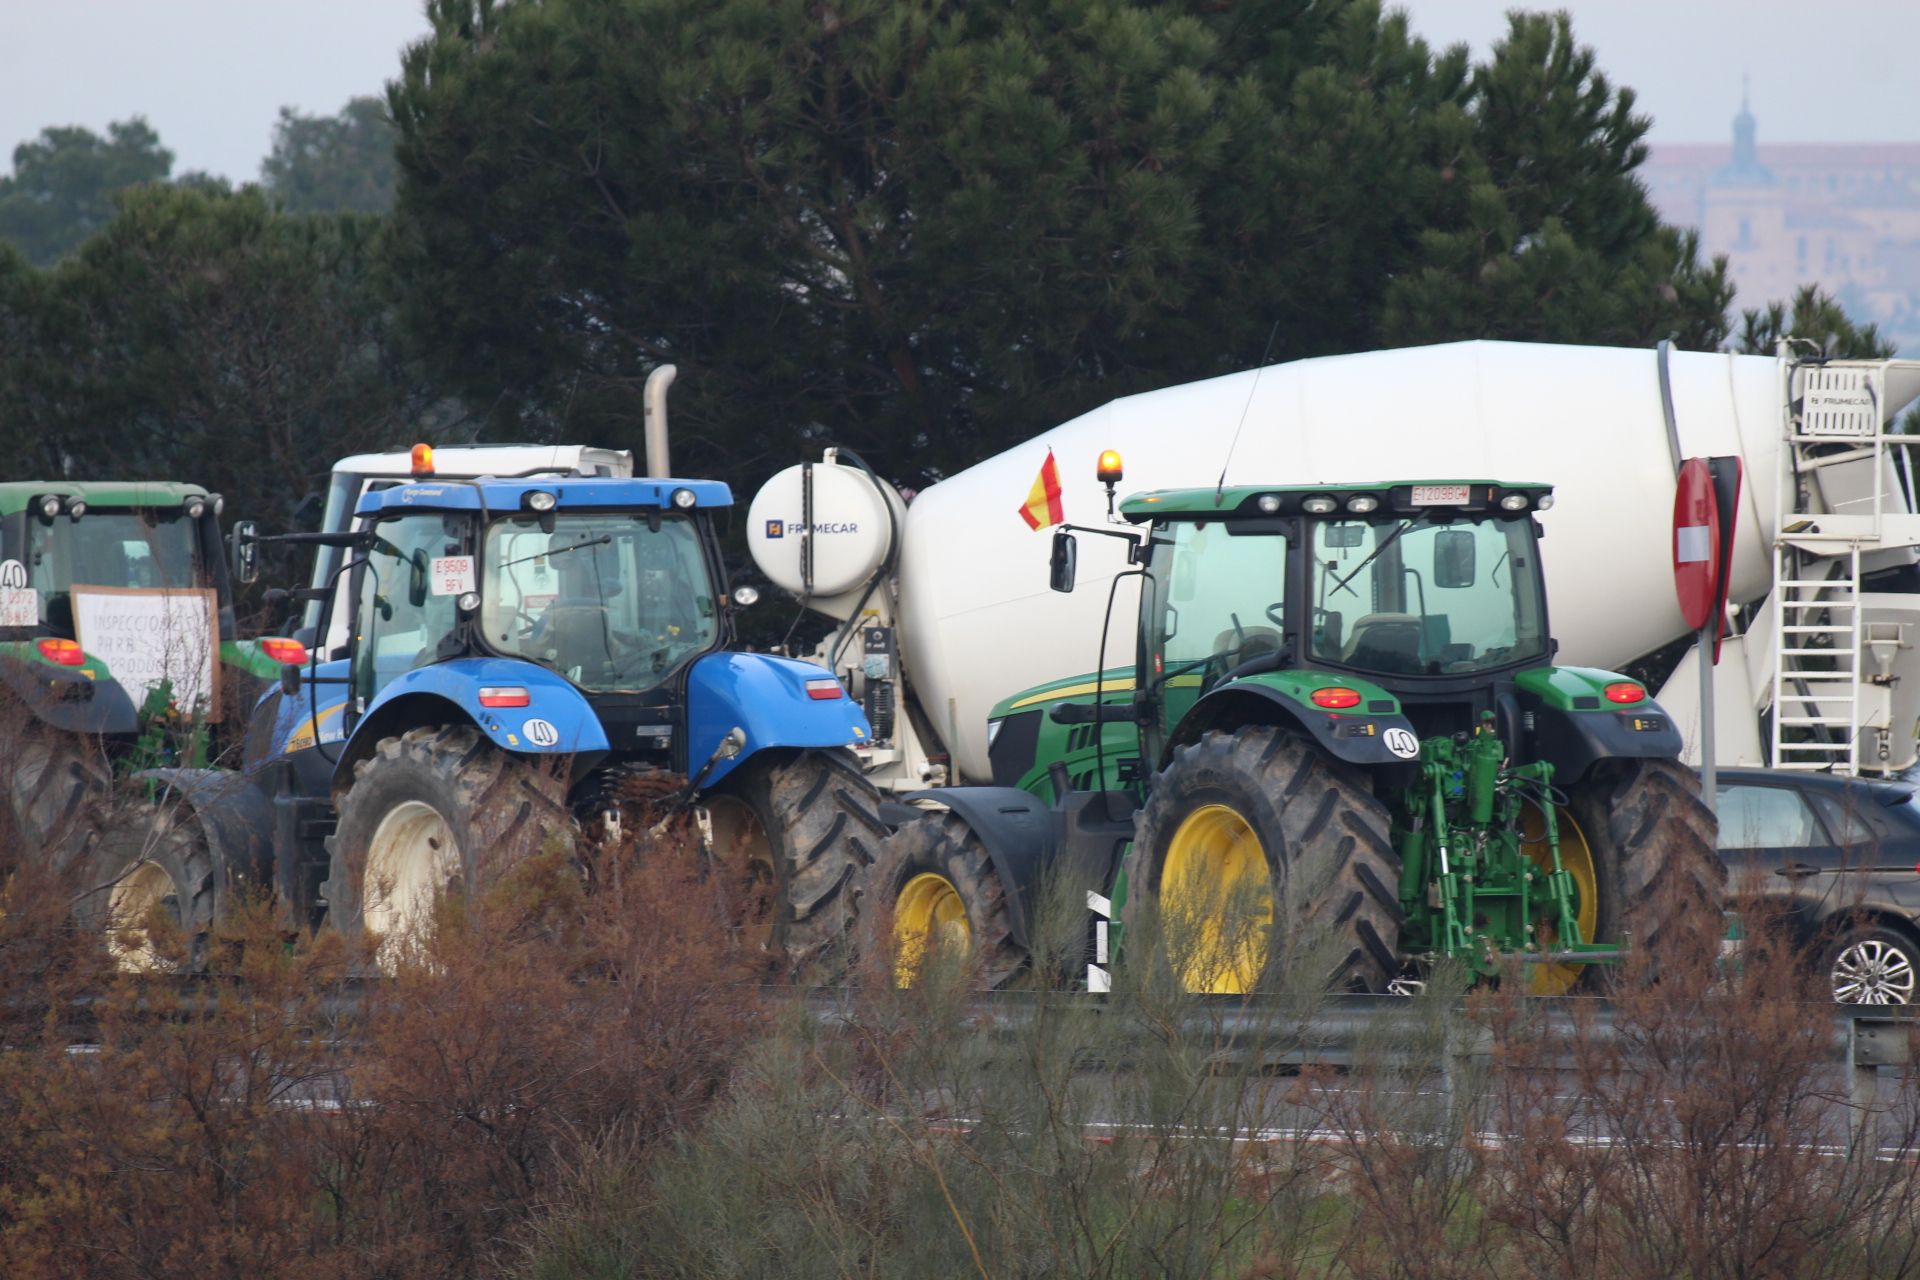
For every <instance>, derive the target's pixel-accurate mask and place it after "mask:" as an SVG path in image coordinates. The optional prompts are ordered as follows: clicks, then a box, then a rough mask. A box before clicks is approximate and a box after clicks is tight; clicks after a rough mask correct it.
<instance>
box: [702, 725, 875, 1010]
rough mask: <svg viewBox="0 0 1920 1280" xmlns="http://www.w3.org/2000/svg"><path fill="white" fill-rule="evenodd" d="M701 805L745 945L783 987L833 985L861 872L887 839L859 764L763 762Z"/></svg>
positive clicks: (788, 757) (779, 757)
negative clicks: (757, 952)
mask: <svg viewBox="0 0 1920 1280" xmlns="http://www.w3.org/2000/svg"><path fill="white" fill-rule="evenodd" d="M701 803H702V804H703V805H704V806H705V807H706V809H707V812H708V813H709V814H710V815H711V816H712V819H713V856H714V860H715V862H716V863H718V864H719V866H720V867H721V868H722V869H723V870H724V871H725V872H726V873H727V874H728V875H729V877H730V879H731V880H732V881H733V884H732V885H731V886H730V889H731V890H732V892H733V893H734V894H736V895H737V896H736V898H735V901H736V910H735V913H734V914H735V916H736V917H737V918H738V919H739V920H740V922H741V925H742V928H743V932H744V933H745V935H746V937H747V939H748V941H749V943H750V944H752V945H757V946H759V947H761V948H762V949H763V950H764V951H765V952H766V954H767V957H768V960H769V963H770V964H771V966H772V967H773V968H774V969H775V970H776V971H778V972H779V973H780V974H781V975H783V976H784V977H786V978H787V979H788V980H790V981H794V982H800V983H814V982H824V981H829V980H832V979H835V978H838V977H840V976H842V974H844V972H845V969H846V966H847V963H848V960H849V954H848V953H849V949H850V944H851V943H852V941H853V937H852V934H853V928H854V922H855V919H856V915H857V913H858V911H859V900H860V896H861V893H862V892H863V890H864V889H865V887H866V876H867V869H868V868H869V867H871V866H872V865H873V861H874V855H875V853H876V851H877V850H878V849H879V847H880V842H881V841H882V840H884V839H885V838H886V836H887V825H886V823H885V822H883V821H881V819H880V793H879V792H878V791H876V790H875V789H874V786H873V784H872V783H871V782H869V781H867V776H866V774H865V773H864V772H862V771H861V768H860V765H859V763H858V762H857V761H856V760H855V759H854V758H853V756H852V755H851V754H850V753H849V752H846V751H843V750H823V749H807V750H803V751H799V752H795V753H791V754H789V753H763V754H762V755H759V756H754V757H752V758H750V759H748V760H747V761H746V762H744V763H743V764H741V765H740V766H739V768H737V769H735V770H734V771H733V772H732V773H731V774H729V775H728V776H727V777H725V778H724V779H722V780H721V781H720V782H719V783H718V784H717V785H716V786H715V787H714V788H713V789H712V790H710V791H708V792H707V793H706V794H705V795H704V796H703V797H702V799H701Z"/></svg>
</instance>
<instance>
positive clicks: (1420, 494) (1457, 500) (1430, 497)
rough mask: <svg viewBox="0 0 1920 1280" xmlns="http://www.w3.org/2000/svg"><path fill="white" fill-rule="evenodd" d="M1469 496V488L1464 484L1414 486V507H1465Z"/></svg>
mask: <svg viewBox="0 0 1920 1280" xmlns="http://www.w3.org/2000/svg"><path fill="white" fill-rule="evenodd" d="M1467 496H1468V495H1467V486H1466V485H1464V484H1417V485H1415V486H1413V505H1414V506H1416V507H1459V506H1465V505H1466V502H1467Z"/></svg>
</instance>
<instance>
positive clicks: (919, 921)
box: [893, 871, 973, 987]
mask: <svg viewBox="0 0 1920 1280" xmlns="http://www.w3.org/2000/svg"><path fill="white" fill-rule="evenodd" d="M935 947H938V948H940V949H941V950H942V951H946V952H949V953H950V954H954V955H965V954H966V953H967V952H968V951H970V950H972V948H973V926H972V925H971V924H969V923H968V922H967V903H966V899H964V898H962V897H961V896H960V890H958V889H956V888H954V886H953V881H951V880H949V879H947V878H946V877H945V876H943V875H941V874H940V873H939V872H937V871H923V872H921V873H920V874H919V875H917V876H915V877H914V878H913V879H911V880H909V881H907V883H906V884H905V885H903V886H901V889H900V896H899V897H898V898H897V899H895V900H894V904H893V980H894V982H895V983H896V984H897V985H899V986H902V987H910V986H912V985H913V984H914V980H915V979H916V978H918V977H919V976H920V970H921V968H922V967H923V966H925V964H926V962H927V952H928V950H929V949H931V948H935Z"/></svg>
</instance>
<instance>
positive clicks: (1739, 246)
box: [1639, 100, 1920, 354]
mask: <svg viewBox="0 0 1920 1280" xmlns="http://www.w3.org/2000/svg"><path fill="white" fill-rule="evenodd" d="M1639 172H1640V179H1641V181H1643V182H1645V183H1646V184H1647V189H1648V192H1649V194H1650V195H1651V196H1652V198H1653V203H1654V206H1655V208H1657V209H1658V210H1659V211H1660V216H1661V218H1662V219H1664V220H1665V221H1667V222H1670V223H1672V224H1674V225H1675V226H1682V227H1697V228H1699V230H1700V247H1701V249H1702V251H1703V253H1704V255H1705V256H1707V257H1713V256H1714V255H1716V254H1725V255H1726V257H1727V260H1728V269H1729V270H1730V271H1731V273H1732V275H1733V280H1734V283H1735V285H1736V286H1738V288H1739V291H1740V292H1739V295H1738V296H1737V297H1736V298H1735V299H1734V304H1733V305H1734V309H1735V316H1736V320H1737V317H1738V313H1739V312H1740V311H1741V310H1744V309H1748V308H1757V307H1761V306H1764V305H1766V304H1767V303H1769V302H1774V301H1780V302H1785V301H1788V300H1789V299H1791V298H1792V296H1793V291H1794V290H1795V289H1796V288H1798V287H1799V286H1800V285H1803V284H1818V285H1820V286H1821V287H1822V288H1824V289H1826V290H1827V291H1828V292H1829V293H1831V294H1833V295H1834V296H1835V297H1837V298H1839V299H1840V301H1841V304H1842V305H1843V306H1845V307H1846V309H1847V313H1848V314H1849V315H1851V316H1853V317H1854V318H1855V319H1857V320H1863V321H1872V322H1873V323H1875V324H1878V325H1879V326H1880V329H1881V331H1882V332H1883V333H1885V334H1887V336H1889V337H1890V338H1892V339H1893V340H1894V341H1896V342H1898V343H1899V344H1900V346H1901V350H1902V351H1903V353H1906V354H1920V143H1878V144H1826V143H1808V144H1796V145H1776V146H1760V145H1759V144H1758V142H1757V141H1756V127H1755V121H1754V117H1753V112H1752V110H1751V109H1750V108H1749V107H1748V105H1747V103H1746V102H1745V101H1744V100H1743V101H1742V102H1741V104H1740V114H1739V115H1737V116H1735V117H1734V119H1733V145H1732V147H1731V148H1729V147H1724V146H1713V145H1691V144H1688V145H1677V146H1676V145H1662V144H1659V143H1655V144H1653V145H1652V146H1651V147H1650V149H1649V153H1648V156H1647V160H1646V163H1644V164H1643V165H1641V167H1640V171H1639ZM1736 328H1737V324H1736Z"/></svg>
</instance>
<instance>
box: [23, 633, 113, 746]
mask: <svg viewBox="0 0 1920 1280" xmlns="http://www.w3.org/2000/svg"><path fill="white" fill-rule="evenodd" d="M6 647H7V648H18V649H21V650H24V649H25V648H26V646H24V645H20V646H6ZM105 670H106V664H104V663H102V662H99V661H97V660H93V659H91V658H89V660H88V661H87V663H86V665H85V666H83V667H62V666H55V665H54V664H52V663H50V662H41V661H39V660H38V659H34V658H27V657H21V656H16V655H14V654H11V653H7V652H5V651H4V650H3V649H0V683H4V684H5V686H6V687H7V688H8V689H10V690H11V691H13V692H14V693H15V694H17V695H18V696H19V697H20V699H21V700H22V701H23V702H25V703H26V704H27V709H28V710H29V711H30V712H31V713H32V714H33V717H34V719H36V720H38V721H40V722H42V723H43V724H46V725H48V726H49V727H51V728H55V729H61V730H65V731H66V732H68V733H133V732H136V731H137V730H138V729H139V728H140V712H139V708H138V707H136V706H134V705H133V699H132V697H131V696H129V695H128V693H127V691H126V690H125V689H124V688H122V687H121V686H120V684H119V682H118V681H115V680H113V679H111V678H108V679H104V680H102V679H97V678H96V677H97V676H98V675H100V674H101V673H103V672H105Z"/></svg>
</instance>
